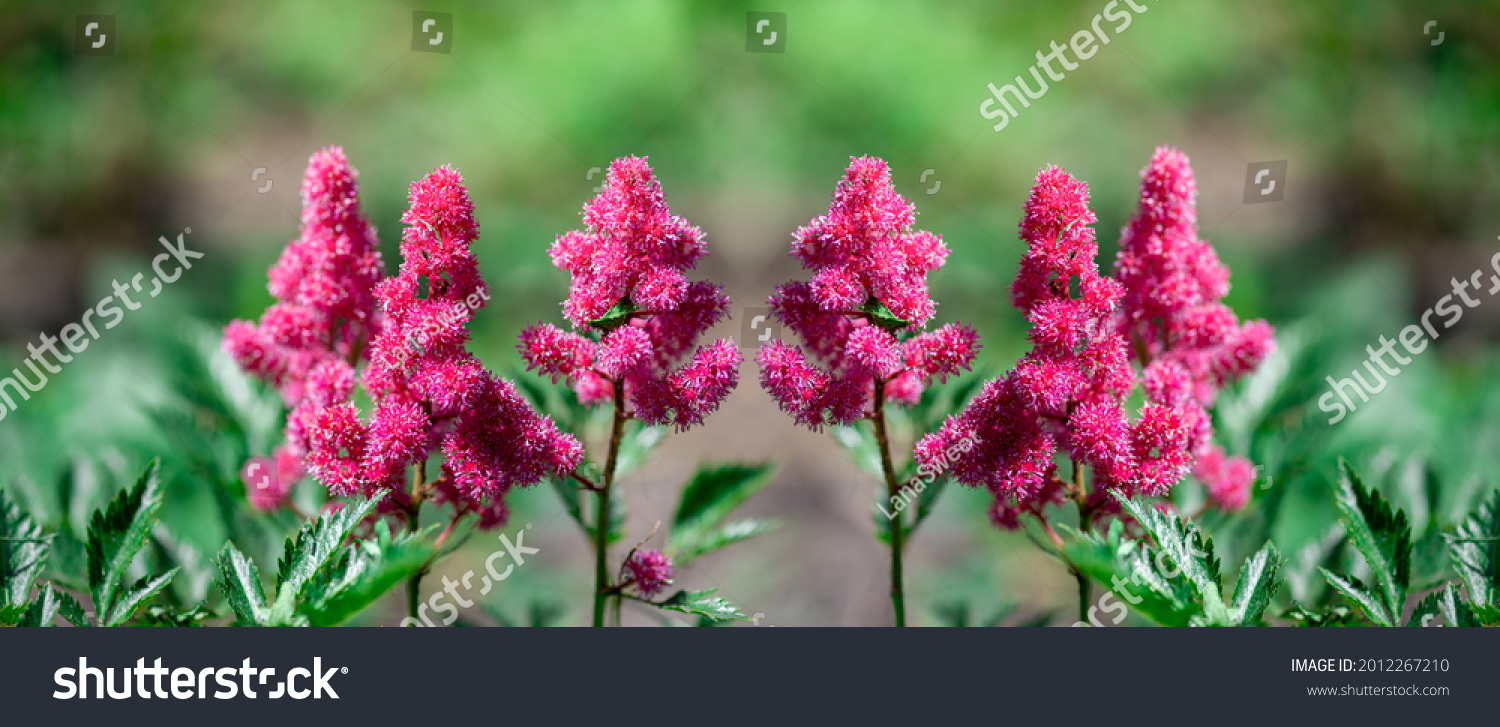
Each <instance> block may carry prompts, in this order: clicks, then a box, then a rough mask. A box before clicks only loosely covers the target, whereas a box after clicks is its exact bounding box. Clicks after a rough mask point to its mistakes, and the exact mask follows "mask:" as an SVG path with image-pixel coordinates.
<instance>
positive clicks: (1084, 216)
mask: <svg viewBox="0 0 1500 727" xmlns="http://www.w3.org/2000/svg"><path fill="white" fill-rule="evenodd" d="M1094 220H1095V217H1094V213H1093V211H1092V210H1090V209H1089V206H1088V187H1087V185H1085V184H1084V183H1083V182H1080V181H1078V180H1076V179H1074V178H1073V177H1072V176H1070V175H1069V174H1068V173H1067V172H1064V171H1063V170H1061V169H1058V168H1056V167H1047V168H1046V169H1043V170H1042V171H1041V173H1040V174H1038V175H1037V178H1036V184H1035V185H1034V186H1033V188H1032V191H1031V195H1030V197H1029V198H1028V199H1027V201H1026V208H1025V215H1024V216H1023V218H1022V220H1021V224H1020V233H1021V239H1023V240H1024V241H1026V243H1027V251H1026V253H1025V254H1024V255H1023V256H1022V258H1021V266H1020V270H1019V271H1018V273H1017V276H1016V280H1015V282H1014V284H1013V285H1012V287H1011V299H1012V301H1013V302H1014V303H1015V305H1016V306H1017V307H1018V308H1020V309H1021V310H1023V311H1025V312H1026V314H1027V318H1028V319H1029V320H1030V321H1031V322H1032V330H1031V333H1030V339H1031V342H1032V345H1033V348H1032V350H1031V351H1030V352H1029V353H1027V354H1026V355H1025V356H1024V357H1023V358H1022V359H1021V360H1020V362H1018V363H1017V364H1016V367H1015V369H1013V370H1012V371H1011V372H1010V373H1009V374H1007V375H1006V376H1005V377H1004V378H1001V379H996V380H993V381H990V382H988V383H987V384H985V386H984V387H983V389H981V391H980V393H979V395H978V396H976V397H975V398H974V399H973V400H972V401H971V402H970V403H969V404H968V406H967V407H965V408H964V410H963V411H962V412H961V413H959V414H958V415H957V416H954V417H949V419H948V421H947V422H946V423H945V424H944V425H943V427H942V428H941V429H940V430H939V431H938V432H936V433H933V434H929V435H927V436H926V437H924V438H923V439H922V440H921V441H920V442H918V444H917V446H916V449H915V457H916V460H917V462H918V463H919V464H920V465H925V466H928V467H933V466H937V465H939V463H940V462H942V461H943V460H942V459H941V458H942V457H943V456H944V454H945V453H949V452H952V451H953V450H954V448H955V445H956V444H957V443H959V442H962V441H970V442H973V443H974V446H972V447H971V448H968V449H967V450H962V454H960V455H959V456H958V457H957V459H956V461H953V462H951V463H948V464H949V471H950V472H951V474H952V476H953V477H954V478H955V479H957V480H958V481H960V482H963V483H965V484H968V485H971V486H984V487H987V488H989V489H990V490H991V491H992V492H994V493H995V495H996V498H997V505H996V509H995V511H994V512H993V513H992V516H993V519H994V520H995V522H996V523H997V524H999V525H1001V526H1002V527H1016V526H1018V524H1019V518H1020V516H1021V515H1023V514H1026V513H1040V512H1041V509H1042V508H1044V507H1046V506H1047V505H1049V504H1052V503H1054V502H1057V501H1059V499H1060V497H1061V494H1060V493H1061V489H1060V488H1061V486H1062V485H1061V481H1060V480H1059V478H1058V477H1057V473H1056V465H1055V464H1054V461H1053V458H1054V456H1055V455H1056V454H1058V453H1063V454H1065V455H1066V456H1067V457H1068V458H1070V459H1072V460H1073V461H1074V462H1075V466H1081V465H1087V466H1089V467H1090V468H1092V472H1093V475H1094V482H1095V489H1094V493H1093V495H1094V496H1095V498H1096V503H1102V502H1103V493H1104V492H1105V491H1106V490H1107V489H1110V488H1119V489H1120V490H1122V491H1123V492H1124V493H1125V494H1127V495H1134V494H1135V493H1137V492H1144V493H1147V494H1152V495H1159V494H1162V493H1164V492H1165V491H1166V490H1167V489H1168V488H1170V487H1171V486H1172V485H1173V484H1176V482H1177V481H1178V480H1180V479H1181V478H1182V477H1183V476H1184V475H1185V473H1186V467H1187V456H1188V455H1187V451H1186V447H1187V439H1188V433H1189V428H1188V424H1187V422H1186V421H1185V420H1184V418H1183V416H1182V414H1181V413H1180V412H1178V411H1177V410H1176V409H1173V408H1171V407H1168V406H1160V405H1156V404H1148V405H1147V406H1146V407H1144V408H1143V409H1142V411H1141V415H1140V417H1139V418H1138V419H1137V421H1136V422H1134V423H1132V422H1130V421H1129V420H1128V418H1127V416H1126V412H1125V399H1126V397H1128V396H1129V394H1130V392H1131V391H1132V390H1133V389H1134V387H1135V384H1136V377H1135V373H1134V371H1133V370H1132V369H1131V368H1130V363H1129V359H1128V353H1127V351H1126V346H1125V341H1124V339H1123V337H1121V335H1120V333H1119V330H1118V328H1117V327H1116V325H1115V322H1114V316H1115V309H1116V308H1117V306H1118V305H1119V301H1120V299H1121V296H1122V295H1123V291H1122V289H1121V286H1120V285H1119V283H1117V282H1116V281H1114V280H1111V279H1109V278H1106V277H1103V276H1101V275H1100V274H1099V271H1098V269H1097V267H1096V262H1095V258H1096V257H1097V255H1098V245H1097V244H1096V243H1095V239H1094V230H1093V228H1092V227H1091V225H1092V224H1093V222H1094ZM1157 378H1158V379H1160V378H1161V377H1157ZM1153 381H1155V382H1156V383H1157V384H1158V385H1159V386H1158V388H1161V387H1163V386H1165V385H1166V384H1165V383H1163V382H1162V381H1158V380H1157V379H1153Z"/></svg>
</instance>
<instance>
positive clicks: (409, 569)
mask: <svg viewBox="0 0 1500 727" xmlns="http://www.w3.org/2000/svg"><path fill="white" fill-rule="evenodd" d="M432 552H433V550H432V545H431V544H430V543H427V542H425V541H423V540H421V539H419V537H418V534H415V533H402V534H400V535H397V536H395V537H392V536H391V534H390V528H389V526H387V525H386V523H385V521H384V520H382V521H380V523H379V525H377V527H376V536H375V538H374V539H372V540H363V541H360V542H358V543H355V544H354V545H351V546H349V547H348V548H346V549H345V551H344V552H343V553H342V554H340V557H339V558H338V560H337V561H335V563H334V564H333V565H332V567H331V568H329V569H327V573H326V575H324V574H320V583H322V582H326V583H329V584H336V587H328V588H322V589H320V592H319V594H318V596H317V597H316V598H309V599H308V600H309V603H307V604H305V605H304V606H303V607H302V609H301V610H302V611H303V613H305V614H307V616H308V618H309V621H310V623H311V624H312V625H313V626H337V625H338V624H341V623H344V622H345V621H348V620H349V619H350V618H353V617H354V615H355V614H357V613H359V612H360V611H363V610H365V609H366V608H368V607H369V606H370V604H373V603H374V602H375V601H376V600H378V599H379V598H380V597H381V596H383V595H385V593H386V592H387V591H389V590H390V589H391V588H392V587H393V586H395V585H396V584H398V583H401V582H403V581H405V580H406V579H407V578H409V577H411V576H412V575H414V574H415V573H416V572H417V571H419V570H421V569H422V567H423V566H425V565H426V564H427V561H428V559H429V558H430V557H431V556H432ZM314 585H319V584H314Z"/></svg>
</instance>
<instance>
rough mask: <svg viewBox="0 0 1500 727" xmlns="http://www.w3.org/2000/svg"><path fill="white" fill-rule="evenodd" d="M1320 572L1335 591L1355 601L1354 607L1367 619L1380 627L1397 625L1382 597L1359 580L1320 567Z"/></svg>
mask: <svg viewBox="0 0 1500 727" xmlns="http://www.w3.org/2000/svg"><path fill="white" fill-rule="evenodd" d="M1318 570H1321V571H1323V577H1324V578H1327V579H1328V584H1329V585H1331V586H1333V588H1334V590H1336V591H1338V592H1339V593H1342V594H1343V595H1344V597H1345V598H1347V599H1349V600H1350V601H1353V602H1354V605H1356V606H1359V609H1360V610H1361V611H1363V612H1364V614H1365V618H1368V619H1370V620H1371V621H1374V622H1375V623H1376V624H1378V625H1380V626H1395V625H1397V624H1396V621H1395V619H1393V618H1392V617H1391V615H1390V611H1388V610H1387V609H1386V605H1385V602H1384V601H1383V600H1381V597H1380V595H1379V594H1377V593H1375V592H1373V591H1371V590H1370V589H1369V588H1367V587H1366V586H1365V584H1363V583H1361V582H1360V581H1359V579H1358V578H1352V577H1351V578H1347V579H1346V578H1344V577H1343V576H1341V575H1339V574H1337V573H1334V572H1333V571H1330V570H1328V569H1327V568H1321V567H1320V568H1319V569H1318Z"/></svg>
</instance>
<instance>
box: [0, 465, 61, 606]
mask: <svg viewBox="0 0 1500 727" xmlns="http://www.w3.org/2000/svg"><path fill="white" fill-rule="evenodd" d="M51 549H52V536H51V535H46V534H44V533H43V532H42V528H41V526H40V525H37V524H36V523H35V522H32V520H31V516H30V515H28V514H26V513H25V512H23V511H22V510H21V506H20V505H19V504H18V503H16V502H15V501H14V500H11V499H9V498H8V497H7V496H6V494H5V490H0V606H24V605H26V603H27V601H29V600H30V599H31V587H32V585H33V584H35V583H36V578H37V576H38V575H39V574H40V573H41V572H42V566H44V565H45V564H46V562H47V554H48V553H49V552H50V551H51ZM49 623H50V622H49Z"/></svg>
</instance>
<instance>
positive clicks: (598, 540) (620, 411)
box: [594, 380, 626, 626]
mask: <svg viewBox="0 0 1500 727" xmlns="http://www.w3.org/2000/svg"><path fill="white" fill-rule="evenodd" d="M614 400H615V401H614V404H615V407H614V408H615V416H614V422H613V424H612V425H611V426H610V432H609V454H608V456H607V457H606V458H605V462H604V480H603V482H601V483H600V485H599V489H598V490H596V492H598V493H599V512H598V513H597V514H596V515H595V516H594V625H595V626H603V625H604V607H605V604H606V603H608V602H609V596H610V587H609V563H608V557H609V491H610V489H611V487H612V486H613V485H614V482H615V463H616V460H617V459H618V458H619V454H620V439H621V437H622V436H623V435H624V433H625V418H626V415H625V384H624V382H622V381H619V380H616V381H615V382H614Z"/></svg>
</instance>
